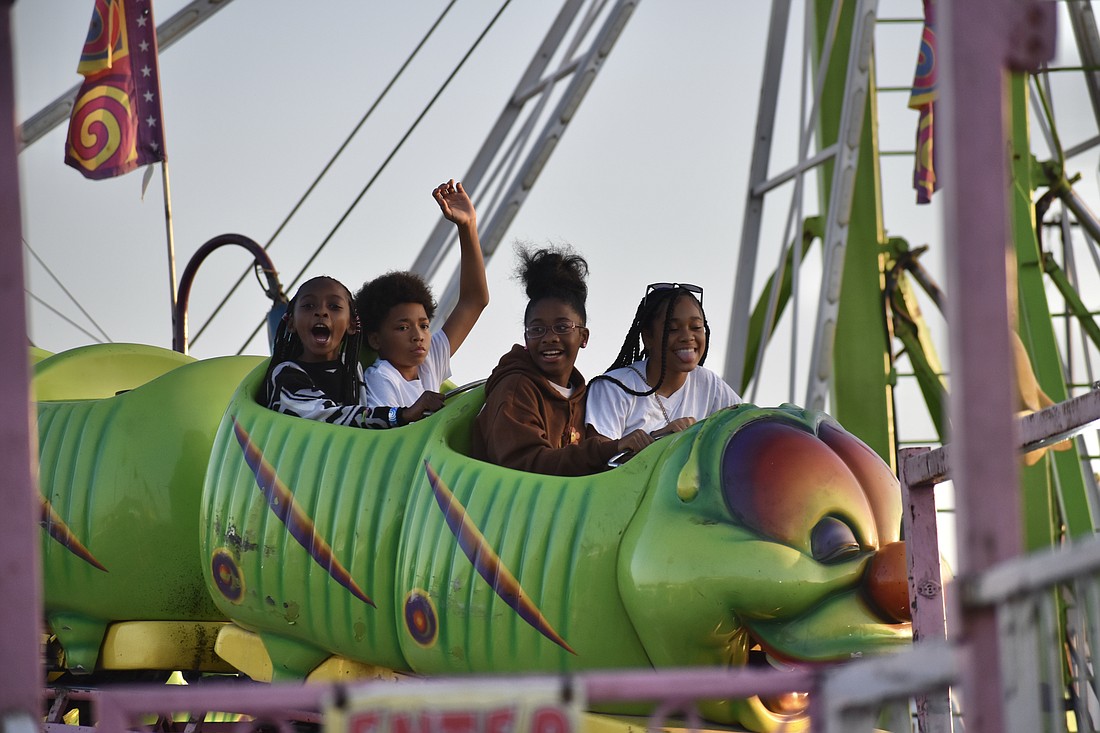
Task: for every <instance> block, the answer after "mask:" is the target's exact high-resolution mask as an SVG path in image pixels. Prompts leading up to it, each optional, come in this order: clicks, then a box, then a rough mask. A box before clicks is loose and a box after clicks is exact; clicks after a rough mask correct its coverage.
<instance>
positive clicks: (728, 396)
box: [585, 359, 741, 440]
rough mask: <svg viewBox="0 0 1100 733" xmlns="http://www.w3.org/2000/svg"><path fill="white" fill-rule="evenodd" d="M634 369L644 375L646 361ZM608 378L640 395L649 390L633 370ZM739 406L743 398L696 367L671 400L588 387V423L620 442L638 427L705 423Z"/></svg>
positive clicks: (609, 386)
mask: <svg viewBox="0 0 1100 733" xmlns="http://www.w3.org/2000/svg"><path fill="white" fill-rule="evenodd" d="M633 366H634V368H635V369H637V370H638V371H639V372H641V373H642V374H645V367H646V360H645V359H642V360H641V361H637V362H634V365H633ZM608 375H609V376H612V377H614V378H615V379H618V380H619V381H620V382H622V383H623V384H625V385H626V386H627V387H630V388H631V389H633V390H635V391H637V392H645V391H647V390H648V389H649V385H648V384H646V383H645V380H644V379H642V377H640V376H638V374H636V373H635V372H634V371H633V370H632V369H631V368H630V367H623V368H621V369H613V370H612V371H610V372H608ZM658 400H660V403H658ZM661 404H663V405H664V408H665V411H666V412H668V420H665V413H664V412H662V411H661ZM738 404H741V398H740V397H738V396H737V393H736V392H734V391H733V388H732V387H730V386H729V385H728V384H726V383H725V382H723V381H722V379H721V378H720V377H719V376H718V375H717V374H715V373H714V372H712V371H711V370H710V369H707V368H706V367H696V368H695V369H692V370H691V371H690V372H688V376H687V381H686V382H684V386H682V387H680V389H678V390H676V391H675V392H673V393H672V394H671V395H669V396H668V397H661V396H660V395H658V394H657V393H656V392H655V393H653V394H651V395H646V396H645V397H638V396H636V395H632V394H630V393H629V392H626V391H624V390H623V389H622V388H621V387H619V385H617V384H615V383H614V382H609V381H607V380H606V379H593V380H592V381H591V382H589V384H588V404H587V406H586V407H585V421H586V422H587V423H588V424H589V425H591V426H592V427H593V428H595V429H596V431H597V432H598V433H599V434H600V435H603V436H606V437H608V438H613V439H615V440H618V439H619V438H621V437H623V436H624V435H629V434H630V433H632V432H634V431H635V430H637V429H638V428H642V429H644V430H646V431H647V432H653V431H654V430H660V429H661V428H663V427H665V426H666V425H668V422H669V421H671V420H675V419H676V418H680V417H694V418H695V419H696V420H702V419H703V418H705V417H706V416H708V415H710V414H711V413H713V412H716V411H718V410H721V409H722V408H723V407H729V406H730V405H738Z"/></svg>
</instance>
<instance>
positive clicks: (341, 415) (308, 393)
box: [264, 276, 389, 428]
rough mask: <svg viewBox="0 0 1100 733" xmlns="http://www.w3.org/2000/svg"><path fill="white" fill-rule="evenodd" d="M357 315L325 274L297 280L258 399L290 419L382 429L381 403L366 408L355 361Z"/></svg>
mask: <svg viewBox="0 0 1100 733" xmlns="http://www.w3.org/2000/svg"><path fill="white" fill-rule="evenodd" d="M359 333H360V329H359V316H358V315H357V314H356V311H355V301H354V299H353V298H352V296H351V292H349V291H348V289H347V288H346V287H345V286H344V285H343V283H341V282H340V281H339V280H336V279H334V278H331V277H327V276H321V277H315V278H313V279H311V280H307V281H306V282H304V283H302V286H301V287H299V288H298V292H297V293H295V294H294V297H293V298H291V299H290V303H289V304H288V305H287V312H286V316H284V318H283V321H282V323H280V324H279V328H278V330H277V331H276V334H275V345H274V348H273V349H272V355H271V361H270V362H268V366H267V375H266V376H265V377H264V402H265V404H266V405H267V406H268V407H269V408H270V409H272V410H275V411H276V412H282V413H285V414H287V415H293V416H295V417H304V418H307V419H310V420H321V421H323V422H327V423H333V424H336V425H350V426H353V427H359V428H385V427H388V425H389V423H388V421H387V414H388V411H389V408H387V407H376V408H373V409H371V408H368V407H367V390H366V387H365V386H364V383H363V368H362V367H361V366H360V365H359V358H358V357H359V338H360V336H359Z"/></svg>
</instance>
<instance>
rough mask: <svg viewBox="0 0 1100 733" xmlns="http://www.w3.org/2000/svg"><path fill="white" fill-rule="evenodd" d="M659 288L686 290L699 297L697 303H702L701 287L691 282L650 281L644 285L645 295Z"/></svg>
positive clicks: (659, 289) (647, 295)
mask: <svg viewBox="0 0 1100 733" xmlns="http://www.w3.org/2000/svg"><path fill="white" fill-rule="evenodd" d="M661 290H686V291H688V292H689V293H691V294H692V295H694V296H695V297H697V298H698V299H699V305H702V304H703V289H702V288H701V287H699V286H698V285H692V284H691V283H650V284H649V285H646V286H645V297H647V298H648V297H649V294H650V293H654V292H658V291H661Z"/></svg>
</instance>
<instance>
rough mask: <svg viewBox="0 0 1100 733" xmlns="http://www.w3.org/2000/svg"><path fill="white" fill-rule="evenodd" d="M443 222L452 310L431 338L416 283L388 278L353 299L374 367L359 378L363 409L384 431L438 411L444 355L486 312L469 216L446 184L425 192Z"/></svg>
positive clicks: (462, 196) (395, 275)
mask: <svg viewBox="0 0 1100 733" xmlns="http://www.w3.org/2000/svg"><path fill="white" fill-rule="evenodd" d="M432 197H433V198H434V199H435V201H436V203H437V204H439V208H440V210H441V211H442V212H443V216H444V217H445V218H446V219H447V220H448V221H451V222H453V223H454V224H455V226H456V227H458V244H459V250H460V255H461V264H460V271H459V272H460V274H459V291H458V302H457V303H456V304H455V307H454V310H453V311H451V314H450V316H448V317H447V321H446V322H445V323H444V324H443V328H441V329H440V330H439V331H437V332H436V333H435V334H434V335H433V334H432V332H431V320H432V317H434V316H435V309H436V302H435V299H434V298H433V297H432V293H431V290H430V289H429V288H428V285H427V284H426V283H425V282H424V280H423V279H421V278H420V276H418V275H416V274H414V273H411V272H388V273H386V274H385V275H382V276H381V277H377V278H375V279H374V280H371V281H370V282H368V283H366V284H365V285H364V286H363V287H362V289H360V290H359V292H358V293H357V294H356V296H355V303H356V307H357V310H358V311H359V313H360V316H361V317H362V319H363V331H364V333H365V334H366V337H367V343H368V344H370V346H371V348H372V349H374V350H375V351H376V352H378V360H377V361H376V362H375V363H374V364H373V365H371V366H370V367H369V368H368V369H367V370H366V373H365V377H366V385H367V395H368V398H367V399H368V403H369V405H370V406H371V407H377V406H382V405H399V406H400V407H391V408H390V409H389V416H388V418H389V422H390V425H391V426H392V427H397V426H400V425H406V424H408V423H410V422H413V421H415V420H419V419H420V418H422V417H425V416H427V415H430V414H431V413H432V412H435V411H436V410H439V409H440V408H442V407H443V397H442V395H440V394H439V388H440V385H441V384H443V381H444V380H445V379H447V377H449V376H451V355H452V354H454V353H455V352H457V351H458V349H459V347H460V346H462V342H463V341H465V340H466V336H467V335H468V334H469V333H470V330H471V329H472V328H473V327H474V324H475V323H477V319H478V317H479V316H480V315H481V312H482V311H483V310H485V306H487V305H488V304H489V286H488V284H487V283H486V280H485V260H484V259H483V258H482V255H481V243H480V242H479V241H478V236H477V213H476V212H475V211H474V205H473V202H471V201H470V197H469V196H468V195H467V194H466V190H465V189H464V188H463V187H462V184H461V183H455V182H454V179H452V180H450V181H448V182H447V183H443V184H440V185H439V186H437V187H436V188H435V190H434V191H432Z"/></svg>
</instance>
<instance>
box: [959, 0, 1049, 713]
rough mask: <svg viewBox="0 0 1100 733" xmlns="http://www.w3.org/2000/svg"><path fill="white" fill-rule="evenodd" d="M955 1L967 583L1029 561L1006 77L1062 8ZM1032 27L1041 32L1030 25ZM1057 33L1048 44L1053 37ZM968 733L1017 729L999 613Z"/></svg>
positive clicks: (965, 637)
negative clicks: (1021, 470)
mask: <svg viewBox="0 0 1100 733" xmlns="http://www.w3.org/2000/svg"><path fill="white" fill-rule="evenodd" d="M1041 5H1042V3H1040V2H1035V1H1034V0H946V1H945V2H943V7H942V10H941V11H940V14H939V18H938V19H939V20H940V22H941V23H942V27H941V28H940V29H938V31H939V32H940V38H941V40H942V41H943V44H942V45H941V47H940V49H939V50H940V59H939V60H941V61H943V66H941V67H940V69H941V76H940V82H941V83H942V85H943V89H942V92H943V97H942V110H941V113H942V116H941V118H940V120H939V121H940V122H941V123H942V127H940V125H937V127H939V130H938V132H941V133H943V134H942V135H941V136H940V137H939V139H938V140H937V144H939V143H942V148H941V150H942V151H943V152H944V153H945V154H944V155H943V156H941V157H939V160H940V161H941V162H942V163H943V166H942V167H943V173H944V174H945V175H944V179H945V183H944V191H943V194H941V195H943V197H944V224H945V240H946V244H947V248H946V249H947V266H948V273H947V274H948V282H949V283H950V286H951V292H952V293H954V294H955V295H954V297H952V298H951V301H950V303H949V306H950V312H949V314H948V320H949V323H950V346H951V362H952V363H951V376H952V379H951V382H952V383H951V403H950V408H951V410H950V412H951V421H952V427H953V430H954V433H953V435H952V437H951V442H952V463H953V465H952V469H953V470H952V475H953V476H954V481H955V491H956V497H957V510H958V517H957V520H958V537H959V564H960V576H961V578H960V579H961V580H964V581H965V580H966V579H967V578H969V577H973V576H975V575H976V574H978V573H980V572H982V571H983V570H986V569H988V568H990V567H992V566H994V565H995V564H997V563H998V562H1002V561H1004V560H1008V559H1010V558H1013V557H1015V556H1017V555H1019V554H1020V552H1021V550H1022V547H1023V543H1022V533H1021V524H1020V500H1019V485H1020V484H1019V480H1018V475H1017V473H1018V472H1017V466H1016V451H1015V446H1016V444H1017V437H1016V424H1015V422H1014V421H1013V419H1012V412H1013V401H1012V391H1011V383H1012V377H1013V375H1012V353H1011V348H1010V344H1009V312H1008V302H1009V301H1008V297H1007V293H1008V279H1007V273H1006V270H1007V266H1008V263H1011V262H1012V260H1011V255H1010V253H1011V248H1010V246H1009V244H1010V234H1009V226H1008V206H1007V197H1008V185H1009V184H1008V171H1007V167H1008V160H1007V158H1006V151H1007V149H1008V148H1007V141H1006V123H1005V116H1006V112H1007V108H1006V104H1005V99H1004V86H1005V81H1006V77H1005V73H1006V69H1007V67H1008V65H1009V64H1010V63H1011V64H1012V65H1013V66H1014V67H1015V68H1022V67H1024V66H1034V65H1037V63H1038V62H1039V61H1041V60H1042V59H1043V58H1046V57H1047V54H1048V53H1050V52H1052V51H1053V14H1054V7H1053V3H1046V5H1048V6H1049V9H1044V8H1043V7H1041ZM1029 23H1030V25H1029ZM1048 33H1049V35H1046V34H1048ZM961 620H962V623H961V641H962V642H963V643H964V644H965V649H966V660H967V661H966V663H965V665H964V671H963V691H964V695H965V698H966V716H967V721H966V725H967V730H968V731H971V732H972V733H994V732H996V733H1000V732H1001V731H1004V730H1006V729H1007V726H1006V725H1005V723H1006V721H1005V716H1004V709H1003V704H1004V701H1003V699H1002V689H1001V680H1002V675H1001V665H1000V662H999V654H998V644H997V627H996V619H995V616H994V610H993V609H992V608H980V609H967V610H965V611H964V613H963V614H962V619H961Z"/></svg>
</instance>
